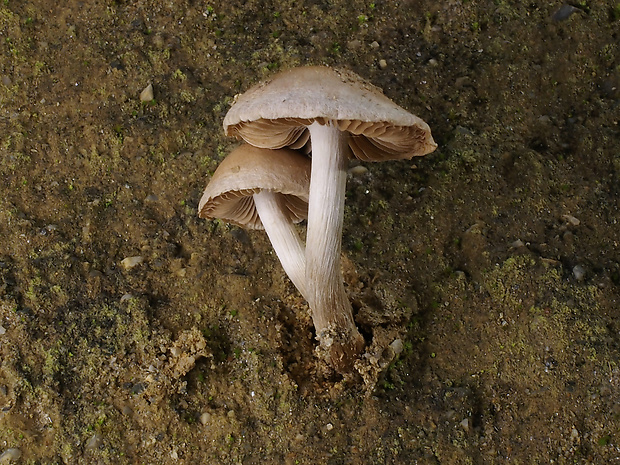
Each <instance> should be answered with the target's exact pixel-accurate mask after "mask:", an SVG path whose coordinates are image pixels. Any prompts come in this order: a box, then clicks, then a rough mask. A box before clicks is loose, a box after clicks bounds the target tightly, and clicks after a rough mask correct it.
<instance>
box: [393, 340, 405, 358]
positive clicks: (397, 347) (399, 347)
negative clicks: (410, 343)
mask: <svg viewBox="0 0 620 465" xmlns="http://www.w3.org/2000/svg"><path fill="white" fill-rule="evenodd" d="M390 347H391V348H392V350H393V351H394V353H395V354H396V355H398V354H400V353H401V352H402V351H403V348H404V345H403V341H402V340H401V339H394V340H393V341H392V343H391V344H390Z"/></svg>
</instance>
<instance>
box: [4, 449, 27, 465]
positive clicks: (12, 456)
mask: <svg viewBox="0 0 620 465" xmlns="http://www.w3.org/2000/svg"><path fill="white" fill-rule="evenodd" d="M21 456H22V451H21V450H19V449H17V448H11V449H7V450H5V451H4V452H2V454H1V455H0V463H9V462H11V461H12V460H17V459H19V458H20V457H21Z"/></svg>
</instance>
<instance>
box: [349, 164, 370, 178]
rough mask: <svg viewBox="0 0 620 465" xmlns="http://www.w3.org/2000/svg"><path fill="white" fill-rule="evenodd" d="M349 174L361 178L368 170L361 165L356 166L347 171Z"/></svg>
mask: <svg viewBox="0 0 620 465" xmlns="http://www.w3.org/2000/svg"><path fill="white" fill-rule="evenodd" d="M349 173H350V174H352V175H353V176H361V175H362V174H366V173H368V168H366V167H365V166H363V165H357V166H354V167H352V168H350V169H349Z"/></svg>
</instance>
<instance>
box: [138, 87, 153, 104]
mask: <svg viewBox="0 0 620 465" xmlns="http://www.w3.org/2000/svg"><path fill="white" fill-rule="evenodd" d="M154 98H155V95H154V93H153V84H149V85H148V86H146V87H145V88H144V89H143V90H142V92H140V101H141V102H150V101H151V100H153V99H154Z"/></svg>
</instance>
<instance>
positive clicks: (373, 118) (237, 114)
mask: <svg viewBox="0 0 620 465" xmlns="http://www.w3.org/2000/svg"><path fill="white" fill-rule="evenodd" d="M314 121H316V122H318V123H320V124H335V125H337V126H338V128H339V129H340V130H342V131H348V132H349V133H350V137H349V146H350V147H351V150H352V152H353V155H354V156H355V157H357V158H358V159H360V160H364V161H383V160H401V159H410V158H411V157H414V156H420V155H426V154H427V153H430V152H432V151H433V150H435V149H436V148H437V144H436V143H435V141H434V140H433V137H432V136H431V130H430V128H429V127H428V124H426V123H425V122H424V121H423V120H422V119H420V118H418V117H417V116H415V115H413V114H411V113H409V112H408V111H406V110H404V109H403V108H401V107H399V106H398V105H396V104H395V103H394V102H392V101H391V100H390V99H389V98H387V97H386V96H385V95H384V94H383V92H382V91H381V89H379V88H378V87H375V86H373V85H372V84H369V83H368V82H366V81H364V80H363V79H362V78H360V77H359V76H358V75H357V74H355V73H352V72H350V71H346V70H336V69H332V68H327V67H324V66H307V67H300V68H293V69H291V70H289V71H285V72H282V73H279V74H277V75H275V76H274V77H273V78H272V79H271V80H269V81H266V82H263V83H260V84H258V85H256V86H254V87H252V88H251V89H249V90H248V91H247V92H245V93H244V94H242V95H239V96H238V97H237V98H236V100H235V102H234V103H233V105H232V107H231V108H230V110H229V111H228V113H227V114H226V117H225V118H224V132H225V133H226V135H233V136H236V137H239V138H242V139H244V140H245V141H246V142H248V143H250V144H252V145H255V146H257V147H263V148H271V149H278V148H282V147H290V148H294V149H298V148H302V147H304V146H305V145H306V144H307V142H308V139H309V134H308V130H307V129H306V127H307V126H309V125H310V124H311V123H312V122H314Z"/></svg>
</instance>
